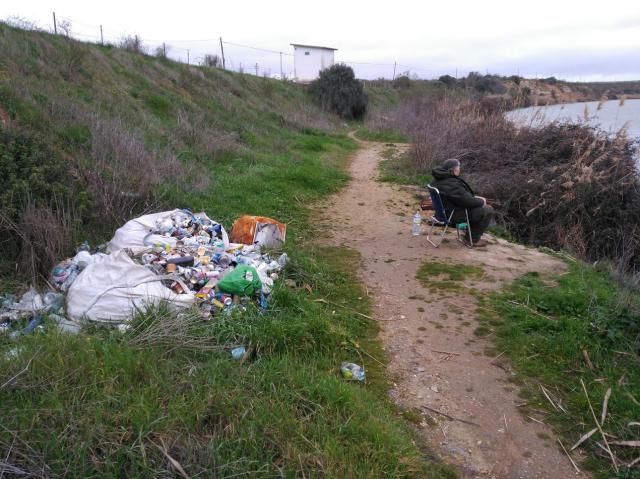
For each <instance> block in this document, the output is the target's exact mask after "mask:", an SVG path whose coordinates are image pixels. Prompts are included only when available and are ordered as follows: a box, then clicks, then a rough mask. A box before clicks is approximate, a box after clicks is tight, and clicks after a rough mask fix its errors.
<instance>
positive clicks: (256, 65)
mask: <svg viewBox="0 0 640 479" xmlns="http://www.w3.org/2000/svg"><path fill="white" fill-rule="evenodd" d="M256 76H258V64H257V63H256Z"/></svg>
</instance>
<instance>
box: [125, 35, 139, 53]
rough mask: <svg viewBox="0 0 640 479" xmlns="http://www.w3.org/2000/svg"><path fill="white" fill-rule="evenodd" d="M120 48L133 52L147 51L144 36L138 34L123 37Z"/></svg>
mask: <svg viewBox="0 0 640 479" xmlns="http://www.w3.org/2000/svg"><path fill="white" fill-rule="evenodd" d="M120 48H122V49H124V50H127V51H130V52H133V53H145V47H144V45H143V44H142V38H140V37H139V36H138V35H128V36H126V37H123V38H122V40H120Z"/></svg>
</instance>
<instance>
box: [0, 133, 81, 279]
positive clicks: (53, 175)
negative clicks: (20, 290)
mask: <svg viewBox="0 0 640 479" xmlns="http://www.w3.org/2000/svg"><path fill="white" fill-rule="evenodd" d="M0 177H1V178H2V179H3V188H2V190H1V191H0V242H1V243H2V244H3V256H5V259H6V258H11V257H13V258H18V267H19V268H20V269H19V270H20V271H21V272H22V273H24V274H25V275H28V276H31V277H32V278H33V277H35V276H37V275H38V274H43V275H46V274H47V273H48V271H49V270H50V268H51V266H52V265H53V262H54V261H55V260H56V258H61V257H64V254H63V253H64V252H65V248H66V247H68V245H69V244H71V242H72V241H71V239H72V233H73V228H74V225H75V223H76V217H77V215H76V212H77V210H78V208H81V207H82V206H83V202H86V194H85V193H84V192H83V190H82V188H81V186H80V185H79V184H78V182H77V181H76V180H75V178H74V176H73V173H72V169H70V168H69V165H68V164H67V162H66V161H65V160H64V159H62V158H61V157H60V155H58V154H57V153H56V152H55V151H52V150H51V149H50V148H49V147H48V146H47V144H46V142H45V141H44V140H43V139H41V138H39V137H38V136H34V135H29V134H24V133H15V132H13V131H11V130H3V129H0Z"/></svg>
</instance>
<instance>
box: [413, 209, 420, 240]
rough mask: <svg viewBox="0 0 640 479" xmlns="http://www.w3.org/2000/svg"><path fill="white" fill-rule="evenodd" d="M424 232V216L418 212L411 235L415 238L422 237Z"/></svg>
mask: <svg viewBox="0 0 640 479" xmlns="http://www.w3.org/2000/svg"><path fill="white" fill-rule="evenodd" d="M421 230H422V216H421V215H420V212H419V211H416V214H415V215H413V225H412V227H411V234H412V235H413V236H420V233H421Z"/></svg>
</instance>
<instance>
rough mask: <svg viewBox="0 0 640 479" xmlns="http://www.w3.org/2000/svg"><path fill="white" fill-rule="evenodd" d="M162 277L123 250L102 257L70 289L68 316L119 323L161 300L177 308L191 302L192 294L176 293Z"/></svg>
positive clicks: (193, 298) (188, 304)
mask: <svg viewBox="0 0 640 479" xmlns="http://www.w3.org/2000/svg"><path fill="white" fill-rule="evenodd" d="M149 216H151V215H149ZM127 224H128V223H127ZM162 278H163V277H162V276H158V275H156V274H154V273H153V272H151V271H150V270H149V269H147V268H145V267H144V266H141V265H138V264H136V263H134V262H133V261H132V260H131V258H129V256H128V255H127V254H126V253H125V252H124V251H123V250H119V251H116V252H114V253H112V254H110V255H105V256H101V257H99V258H96V259H95V261H94V262H93V263H92V264H90V265H88V266H87V267H86V268H85V269H84V270H83V271H82V272H81V273H80V274H79V275H78V277H77V278H76V280H75V281H74V282H73V284H72V285H71V288H69V291H68V293H67V315H68V317H69V318H70V319H72V320H75V321H79V320H81V319H89V320H91V321H100V322H109V323H122V322H124V321H127V320H130V319H131V318H132V317H133V315H134V314H135V312H136V311H137V310H140V309H141V310H144V309H145V308H146V307H147V306H149V305H152V304H158V303H159V302H161V301H167V302H168V303H169V305H171V306H174V307H176V308H185V307H189V306H191V305H192V304H193V303H194V301H195V297H194V295H193V294H192V293H189V294H176V293H174V292H173V291H172V290H171V289H169V288H167V287H166V286H164V285H163V284H162V283H161V281H160V280H161V279H162Z"/></svg>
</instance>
